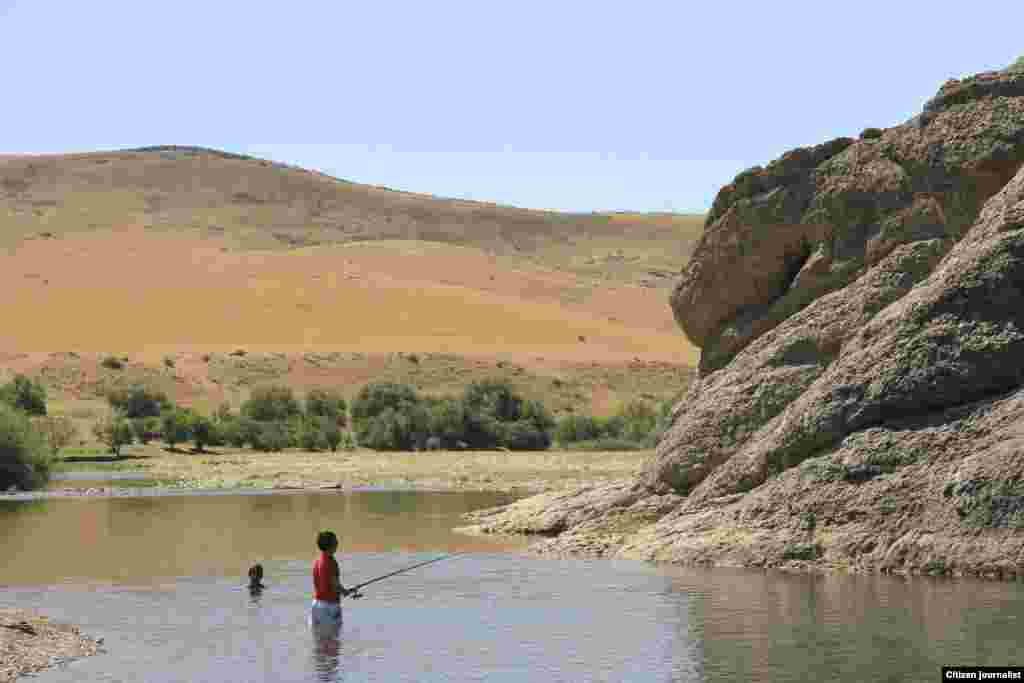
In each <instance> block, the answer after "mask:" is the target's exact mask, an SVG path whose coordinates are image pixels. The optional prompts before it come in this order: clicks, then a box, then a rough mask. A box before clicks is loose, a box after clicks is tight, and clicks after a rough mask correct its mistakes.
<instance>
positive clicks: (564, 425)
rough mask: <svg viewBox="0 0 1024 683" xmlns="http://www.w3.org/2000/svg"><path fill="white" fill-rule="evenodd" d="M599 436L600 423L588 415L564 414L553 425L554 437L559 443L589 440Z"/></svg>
mask: <svg viewBox="0 0 1024 683" xmlns="http://www.w3.org/2000/svg"><path fill="white" fill-rule="evenodd" d="M600 436H601V425H600V423H599V422H598V421H597V419H595V418H593V417H591V416H589V415H566V416H564V417H562V419H560V420H559V421H558V425H557V426H556V427H555V439H556V440H557V441H558V443H560V444H563V445H564V444H570V443H575V442H577V441H590V440H591V439H596V438H598V437H600Z"/></svg>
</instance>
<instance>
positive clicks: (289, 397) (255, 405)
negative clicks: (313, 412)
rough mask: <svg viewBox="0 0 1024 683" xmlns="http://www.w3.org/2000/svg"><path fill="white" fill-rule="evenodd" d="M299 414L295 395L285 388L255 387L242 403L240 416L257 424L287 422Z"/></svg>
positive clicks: (275, 386) (276, 386) (272, 386)
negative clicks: (277, 421) (276, 421)
mask: <svg viewBox="0 0 1024 683" xmlns="http://www.w3.org/2000/svg"><path fill="white" fill-rule="evenodd" d="M301 413H302V411H301V409H300V408H299V402H298V401H297V400H295V394H294V393H293V392H292V390H291V389H290V388H289V387H285V386H278V385H271V386H264V387H256V388H255V389H253V390H252V394H251V395H250V396H249V398H248V400H246V401H245V402H244V403H242V415H244V416H245V417H248V418H250V419H253V420H257V421H259V422H273V421H275V420H287V419H288V418H291V417H295V416H297V415H300V414H301Z"/></svg>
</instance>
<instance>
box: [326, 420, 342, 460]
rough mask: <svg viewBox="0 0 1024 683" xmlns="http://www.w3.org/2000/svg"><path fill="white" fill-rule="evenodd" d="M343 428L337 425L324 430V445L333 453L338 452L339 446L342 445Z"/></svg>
mask: <svg viewBox="0 0 1024 683" xmlns="http://www.w3.org/2000/svg"><path fill="white" fill-rule="evenodd" d="M341 439H342V436H341V428H340V427H338V425H337V424H328V425H327V427H326V428H325V429H324V443H326V444H327V447H328V448H330V449H331V452H332V453H337V452H338V446H340V445H341Z"/></svg>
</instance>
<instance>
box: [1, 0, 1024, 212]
mask: <svg viewBox="0 0 1024 683" xmlns="http://www.w3.org/2000/svg"><path fill="white" fill-rule="evenodd" d="M945 8H948V9H945ZM1022 19H1024V9H1022V5H1021V4H1019V3H1015V2H1008V1H1004V2H998V3H995V2H993V3H986V2H971V3H969V4H962V3H961V4H955V5H954V4H949V3H936V2H893V1H892V0H888V1H886V2H875V1H873V0H862V1H861V2H858V3H839V2H822V1H821V0H817V1H815V2H784V1H780V2H774V3H767V2H750V3H737V2H730V3H725V2H699V3H684V2H671V3H670V2H648V1H644V0H632V1H630V2H618V3H604V2H596V1H594V0H592V1H590V2H570V1H569V0H563V1H561V2H559V1H558V0H547V1H545V2H533V1H532V0H516V2H504V3H497V2H486V1H485V0H475V1H474V2H445V1H444V0H435V1H433V2H424V1H419V2H388V1H387V0H376V1H371V2H337V1H335V2H304V1H302V0H292V1H290V2H258V1H256V0H252V1H250V2H245V3H242V2H227V1H217V0H204V1H203V2H195V1H193V0H176V1H175V2H161V3H150V2H139V1H138V0H135V1H133V2H103V1H102V0H91V1H89V2H83V1H81V0H75V1H73V2H71V1H68V2H52V1H48V0H20V1H14V2H12V1H11V0H0V64H3V79H2V81H0V83H2V92H3V96H2V97H0V153H21V152H26V153H33V152H35V153H43V152H69V151H88V150H97V149H115V148H122V147H135V146H142V145H154V144H187V145H202V146H208V147H216V148H220V149H225V150H229V151H235V152H241V153H248V154H253V155H256V156H262V157H267V158H270V159H274V160H276V161H282V162H286V163H292V164H297V165H301V166H306V167H310V168H315V169H318V170H321V171H324V172H326V173H329V174H331V175H335V176H338V177H341V178H345V179H348V180H353V181H356V182H365V183H372V184H376V185H386V186H388V187H394V188H398V189H404V190H411V191H416V192H427V193H432V194H437V195H443V196H449V197H464V198H468V199H479V200H486V201H497V202H500V203H504V204H513V205H517V206H527V207H536V208H551V209H561V210H570V211H591V210H641V211H658V210H667V209H670V210H675V211H681V212H685V211H704V210H706V209H707V208H708V207H709V206H710V204H711V201H712V200H713V199H714V195H715V192H716V191H717V190H718V188H719V187H720V186H721V185H722V184H724V183H727V182H729V181H730V180H731V179H732V177H733V176H734V175H735V174H736V173H737V172H739V171H740V170H742V169H744V168H746V167H748V166H752V165H754V164H763V163H766V162H768V161H770V160H771V159H772V158H774V157H776V156H778V155H779V154H781V153H782V152H784V151H785V150H787V149H789V148H791V147H794V146H798V145H809V144H815V143H818V142H822V141H824V140H826V139H829V138H832V137H835V136H838V135H850V136H856V135H857V134H858V133H859V132H860V131H861V130H862V129H863V128H865V127H867V126H890V125H894V124H897V123H900V122H902V121H904V120H906V119H907V118H909V117H910V116H912V115H914V114H916V113H917V112H918V111H919V110H920V108H921V105H922V104H923V103H924V102H925V100H927V99H928V98H929V97H930V96H931V95H932V94H933V93H934V92H935V91H936V89H937V88H938V86H939V85H940V84H941V83H942V82H943V81H944V80H946V79H947V78H950V77H954V76H964V75H967V74H970V73H974V72H976V71H982V70H986V69H994V68H1002V67H1003V66H1005V65H1006V64H1008V63H1010V62H1012V61H1013V60H1014V59H1015V58H1016V57H1017V56H1018V55H1020V54H1022V53H1024V38H1022V37H1021V32H1020V27H1021V25H1022V24H1024V22H1022Z"/></svg>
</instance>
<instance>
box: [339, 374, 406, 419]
mask: <svg viewBox="0 0 1024 683" xmlns="http://www.w3.org/2000/svg"><path fill="white" fill-rule="evenodd" d="M418 402H419V397H418V396H417V395H416V390H415V389H414V388H412V387H411V386H409V385H407V384H395V383H394V382H375V383H371V384H367V385H366V386H364V387H363V388H362V389H360V390H359V394H357V395H356V398H355V400H353V401H352V419H353V421H359V420H366V419H368V418H372V417H376V416H378V415H380V414H382V413H383V412H384V411H385V410H388V409H391V410H402V409H403V408H405V407H408V406H411V405H415V404H416V403H418Z"/></svg>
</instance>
